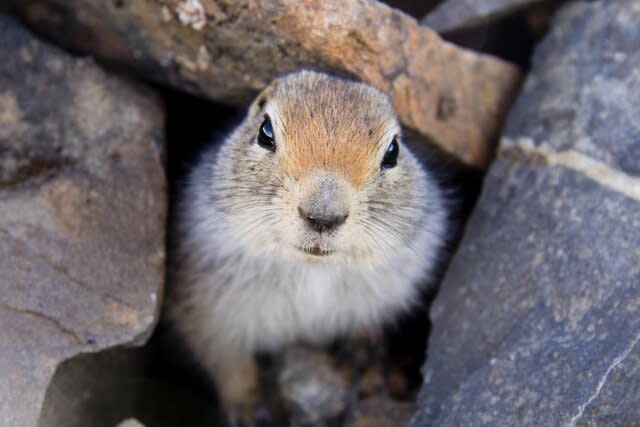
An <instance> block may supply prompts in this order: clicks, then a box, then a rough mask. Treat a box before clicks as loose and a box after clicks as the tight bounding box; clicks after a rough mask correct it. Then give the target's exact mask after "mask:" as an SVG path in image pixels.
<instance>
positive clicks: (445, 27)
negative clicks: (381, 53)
mask: <svg viewBox="0 0 640 427" xmlns="http://www.w3.org/2000/svg"><path fill="white" fill-rule="evenodd" d="M543 1H544V0H446V1H444V2H442V3H440V4H439V5H438V6H436V8H435V9H433V10H432V11H431V12H430V13H429V14H428V15H427V16H425V17H424V19H423V20H422V25H426V26H427V27H429V28H431V29H432V30H434V31H437V32H439V33H448V32H452V31H460V30H464V29H468V28H475V27H478V26H481V25H484V24H487V23H489V22H491V21H494V20H496V19H499V18H502V17H504V16H505V15H508V14H510V13H513V12H516V11H518V10H520V9H523V8H525V7H528V6H531V5H534V4H539V3H542V2H543Z"/></svg>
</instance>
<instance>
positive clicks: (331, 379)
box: [278, 346, 349, 426]
mask: <svg viewBox="0 0 640 427" xmlns="http://www.w3.org/2000/svg"><path fill="white" fill-rule="evenodd" d="M278 386H279V389H280V394H281V396H282V399H283V402H284V404H285V406H286V407H287V410H288V412H289V416H290V417H291V424H292V425H294V426H308V425H312V426H313V425H325V424H326V423H327V422H330V421H333V420H335V419H336V418H338V417H339V416H340V415H341V414H342V413H343V412H344V411H345V410H346V409H347V406H348V404H349V386H348V383H347V381H345V380H344V379H343V378H342V377H341V376H340V374H339V372H338V371H337V370H336V369H335V368H334V367H333V366H332V361H331V359H330V357H329V356H328V354H327V353H325V352H323V351H319V350H315V349H311V348H306V347H301V346H298V347H291V348H288V349H287V350H286V351H285V354H284V356H283V360H282V367H281V369H280V372H279V377H278Z"/></svg>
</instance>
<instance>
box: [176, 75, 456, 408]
mask: <svg viewBox="0 0 640 427" xmlns="http://www.w3.org/2000/svg"><path fill="white" fill-rule="evenodd" d="M444 228H445V212H444V202H443V198H442V194H441V190H440V189H439V187H438V186H437V185H436V183H435V181H434V179H433V177H432V176H431V174H430V173H429V171H428V170H426V169H425V168H424V167H423V166H422V165H421V164H420V163H419V162H418V160H417V159H416V158H415V157H414V155H413V154H412V153H411V152H410V151H409V150H408V149H407V148H406V147H405V146H404V144H403V142H402V136H401V129H400V124H399V122H398V119H397V117H396V115H395V113H394V110H393V107H392V105H391V103H390V101H389V99H388V98H387V97H386V96H385V95H383V94H382V93H380V92H379V91H377V90H376V89H373V88H371V87H369V86H367V85H365V84H362V83H356V82H351V81H346V80H342V79H339V78H336V77H332V76H328V75H325V74H321V73H316V72H310V71H302V72H298V73H295V74H291V75H288V76H285V77H283V78H280V79H278V80H276V81H275V82H274V83H272V84H271V85H270V86H269V87H268V88H267V89H265V90H264V91H263V92H262V93H261V94H260V95H259V96H258V98H257V99H256V100H255V101H254V103H253V105H252V106H251V107H250V109H249V111H248V114H247V116H246V117H245V119H244V120H243V121H242V123H241V124H240V125H239V126H238V127H237V128H236V129H235V130H234V131H233V132H232V133H231V134H230V135H229V136H228V137H227V138H226V139H225V140H224V141H223V142H222V144H220V145H219V146H217V147H215V148H212V149H211V150H209V151H208V152H206V153H205V154H204V155H203V156H202V158H201V159H200V161H199V162H198V164H197V165H196V166H195V168H194V170H193V172H192V173H191V175H190V178H189V182H188V184H187V186H186V188H185V190H184V192H183V194H182V196H181V200H180V204H179V214H178V224H177V231H176V232H177V239H176V240H177V244H178V247H177V248H176V256H175V260H174V263H173V264H174V265H173V274H172V282H173V283H172V288H173V289H174V291H173V295H172V298H171V305H170V315H171V317H172V318H173V320H174V323H175V325H176V327H177V329H178V330H179V332H180V333H181V334H182V335H183V336H184V338H185V340H186V342H187V343H188V345H189V346H190V347H191V349H192V350H193V351H194V353H195V354H196V355H197V357H198V358H199V360H200V361H201V362H202V364H203V366H204V367H205V368H207V370H208V371H209V372H210V374H211V375H212V377H213V379H214V380H215V382H216V385H217V386H218V390H219V392H220V396H221V399H222V401H223V403H224V404H225V406H226V407H227V409H228V410H229V411H230V414H231V415H232V417H233V416H234V414H236V415H237V414H238V413H240V412H242V411H243V410H245V409H246V406H248V405H250V404H251V403H250V400H251V396H252V395H253V393H254V392H255V388H256V379H255V367H254V365H253V353H254V352H255V351H257V350H274V349H277V348H278V347H279V346H282V345H284V344H287V343H290V342H294V341H297V340H303V341H310V342H314V343H323V342H327V341H329V340H331V339H334V338H336V337H337V336H340V335H347V334H354V333H360V332H365V331H367V330H370V329H375V328H377V327H379V326H381V325H382V324H383V323H385V322H388V321H391V320H392V319H393V318H394V316H396V315H397V314H399V313H401V312H403V311H406V310H408V309H410V308H411V306H412V304H413V303H415V302H417V300H418V294H419V293H420V285H421V284H423V283H425V282H426V279H427V278H428V277H429V275H430V274H431V271H432V268H433V266H434V264H435V261H436V257H437V254H438V251H439V249H440V248H441V246H442V243H443V237H442V236H443V234H444V232H445V230H444Z"/></svg>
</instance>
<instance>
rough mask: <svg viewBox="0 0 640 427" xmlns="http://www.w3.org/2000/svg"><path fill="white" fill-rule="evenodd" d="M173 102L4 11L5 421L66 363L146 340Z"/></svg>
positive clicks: (159, 257)
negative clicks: (167, 117)
mask: <svg viewBox="0 0 640 427" xmlns="http://www.w3.org/2000/svg"><path fill="white" fill-rule="evenodd" d="M162 125H163V112H162V108H161V107H160V104H159V102H158V100H157V99H156V98H155V97H154V96H152V94H151V93H147V91H145V90H142V89H141V88H138V87H137V86H135V85H133V84H131V83H128V82H125V81H123V80H121V79H119V78H115V77H110V76H108V75H106V74H105V73H103V72H102V71H100V69H98V68H97V67H96V66H95V65H93V64H92V63H91V61H88V60H79V59H74V58H72V57H70V56H68V55H67V54H64V53H62V52H61V51H59V50H58V49H57V48H53V47H49V46H47V45H45V44H43V43H42V42H40V41H38V40H37V39H35V38H34V37H32V36H31V35H30V34H28V33H27V32H26V31H24V30H23V29H22V28H20V27H19V26H18V25H17V24H16V23H14V22H13V21H11V20H10V19H9V18H7V17H5V16H2V15H0V236H1V237H0V355H2V357H0V425H3V426H5V425H6V426H32V425H35V424H36V422H37V419H38V414H39V411H40V406H41V404H42V401H43V398H44V395H45V390H46V388H47V385H48V383H49V380H50V378H51V377H52V375H53V374H54V371H55V369H56V366H57V365H58V364H59V363H60V362H61V361H63V360H65V359H68V358H70V357H72V356H73V355H75V354H77V353H80V352H92V351H97V350H100V349H104V348H107V347H111V346H115V345H118V344H123V343H132V342H134V341H141V340H143V339H144V338H145V336H146V334H148V333H149V331H150V329H151V326H152V325H153V323H154V321H155V318H156V314H157V313H156V312H157V309H158V302H159V300H160V292H161V284H162V281H163V260H164V222H165V210H166V206H165V203H166V201H165V198H166V195H165V182H164V176H163V170H162V166H161V153H162V130H163V129H162Z"/></svg>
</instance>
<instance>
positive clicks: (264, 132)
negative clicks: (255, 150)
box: [258, 116, 276, 151]
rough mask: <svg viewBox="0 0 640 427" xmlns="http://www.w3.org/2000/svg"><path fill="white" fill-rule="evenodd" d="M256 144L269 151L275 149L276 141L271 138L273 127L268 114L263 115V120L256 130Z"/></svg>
mask: <svg viewBox="0 0 640 427" xmlns="http://www.w3.org/2000/svg"><path fill="white" fill-rule="evenodd" d="M258 145H260V146H261V147H262V148H265V149H267V150H269V151H276V143H275V141H274V139H273V127H272V126H271V120H270V119H269V116H265V117H264V121H263V122H262V124H261V125H260V131H259V132H258Z"/></svg>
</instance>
